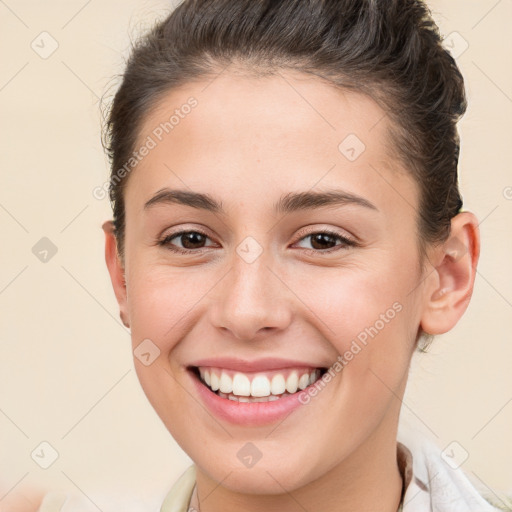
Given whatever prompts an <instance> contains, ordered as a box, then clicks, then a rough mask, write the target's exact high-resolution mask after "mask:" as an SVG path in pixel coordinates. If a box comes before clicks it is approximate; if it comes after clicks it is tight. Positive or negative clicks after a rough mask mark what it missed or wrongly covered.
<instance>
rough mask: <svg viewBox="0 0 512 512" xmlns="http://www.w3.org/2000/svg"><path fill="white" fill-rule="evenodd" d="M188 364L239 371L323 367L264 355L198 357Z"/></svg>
mask: <svg viewBox="0 0 512 512" xmlns="http://www.w3.org/2000/svg"><path fill="white" fill-rule="evenodd" d="M189 366H211V367H214V368H225V369H226V370H237V371H241V372H244V371H245V372H258V371H265V370H280V369H284V368H304V367H305V368H325V367H324V366H323V365H314V364H311V363H309V362H308V363H306V362H304V361H297V360H294V359H280V358H276V357H265V358H261V359H255V360H253V361H248V360H245V359H239V358H236V357H212V358H207V359H200V360H197V361H195V362H193V363H191V364H190V365H189Z"/></svg>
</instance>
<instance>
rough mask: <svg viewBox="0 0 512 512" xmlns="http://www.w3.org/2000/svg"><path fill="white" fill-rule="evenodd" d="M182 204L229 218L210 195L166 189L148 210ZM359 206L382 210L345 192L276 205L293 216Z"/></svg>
mask: <svg viewBox="0 0 512 512" xmlns="http://www.w3.org/2000/svg"><path fill="white" fill-rule="evenodd" d="M165 204H181V205H185V206H189V207H191V208H197V209H199V210H206V211H209V212H213V213H218V214H222V215H225V213H226V212H225V211H224V209H223V206H222V201H217V200H216V199H215V198H213V197H212V196H210V195H209V194H203V193H200V192H191V191H188V190H173V189H169V188H163V189H161V190H159V191H158V192H157V193H156V194H155V195H154V196H153V197H152V198H151V199H150V200H149V201H147V202H146V203H145V204H144V210H147V209H149V208H151V207H153V206H156V205H165ZM344 205H358V206H363V207H364V208H368V209H372V210H375V211H379V209H378V208H377V207H376V206H375V205H374V204H373V203H371V202H370V201H368V200H367V199H365V198H364V197H361V196H358V195H355V194H352V193H350V192H346V191H344V190H328V191H324V192H312V191H308V192H289V193H287V194H284V195H283V196H281V198H280V199H279V201H277V203H275V204H274V206H273V209H274V212H275V213H292V212H296V211H301V210H312V209H316V208H323V207H327V206H344Z"/></svg>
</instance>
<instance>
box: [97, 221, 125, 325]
mask: <svg viewBox="0 0 512 512" xmlns="http://www.w3.org/2000/svg"><path fill="white" fill-rule="evenodd" d="M102 228H103V232H104V233H105V262H106V264H107V268H108V272H109V274H110V280H111V282H112V286H113V288H114V293H115V296H116V299H117V302H118V304H119V316H120V318H121V321H122V322H123V324H124V326H125V327H128V328H129V327H130V322H129V316H128V314H127V304H126V297H127V295H126V281H125V270H124V267H123V265H122V263H121V259H120V257H119V251H118V248H117V240H116V237H115V234H114V223H113V222H112V221H111V220H109V221H106V222H104V223H103V225H102Z"/></svg>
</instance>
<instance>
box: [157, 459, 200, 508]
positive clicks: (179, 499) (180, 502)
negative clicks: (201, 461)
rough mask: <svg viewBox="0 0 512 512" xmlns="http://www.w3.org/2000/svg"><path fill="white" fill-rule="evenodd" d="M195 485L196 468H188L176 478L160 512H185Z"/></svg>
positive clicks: (193, 466)
mask: <svg viewBox="0 0 512 512" xmlns="http://www.w3.org/2000/svg"><path fill="white" fill-rule="evenodd" d="M195 484H196V467H195V465H192V466H189V467H188V468H187V469H186V470H185V472H184V473H183V474H182V475H181V476H180V477H179V478H178V480H177V481H176V483H175V484H174V485H173V487H172V489H171V490H170V491H169V493H168V494H167V496H166V497H165V499H164V502H163V503H162V508H161V509H160V512H187V510H188V507H189V505H190V499H191V497H192V492H193V490H194V486H195Z"/></svg>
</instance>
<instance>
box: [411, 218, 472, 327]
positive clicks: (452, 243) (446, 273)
mask: <svg viewBox="0 0 512 512" xmlns="http://www.w3.org/2000/svg"><path fill="white" fill-rule="evenodd" d="M479 255H480V235H479V231H478V220H477V218H476V217H475V215H473V214H472V213H470V212H462V213H459V214H458V215H456V216H455V217H454V218H453V219H452V222H451V233H450V237H449V238H448V240H447V241H446V242H445V243H444V244H442V245H441V246H439V247H438V248H436V249H435V254H434V256H433V258H431V261H436V264H435V268H434V269H433V270H431V274H430V275H429V278H428V283H427V286H426V287H425V301H424V308H423V314H422V318H421V327H422V329H423V331H425V332H426V333H428V334H443V333H445V332H447V331H449V330H450V329H452V328H453V327H454V326H455V325H456V324H457V322H458V321H459V319H460V318H461V316H462V315H463V314H464V312H465V311H466V309H467V307H468V304H469V301H470V299H471V295H472V293H473V285H474V282H475V275H476V266H477V263H478V258H479Z"/></svg>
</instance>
